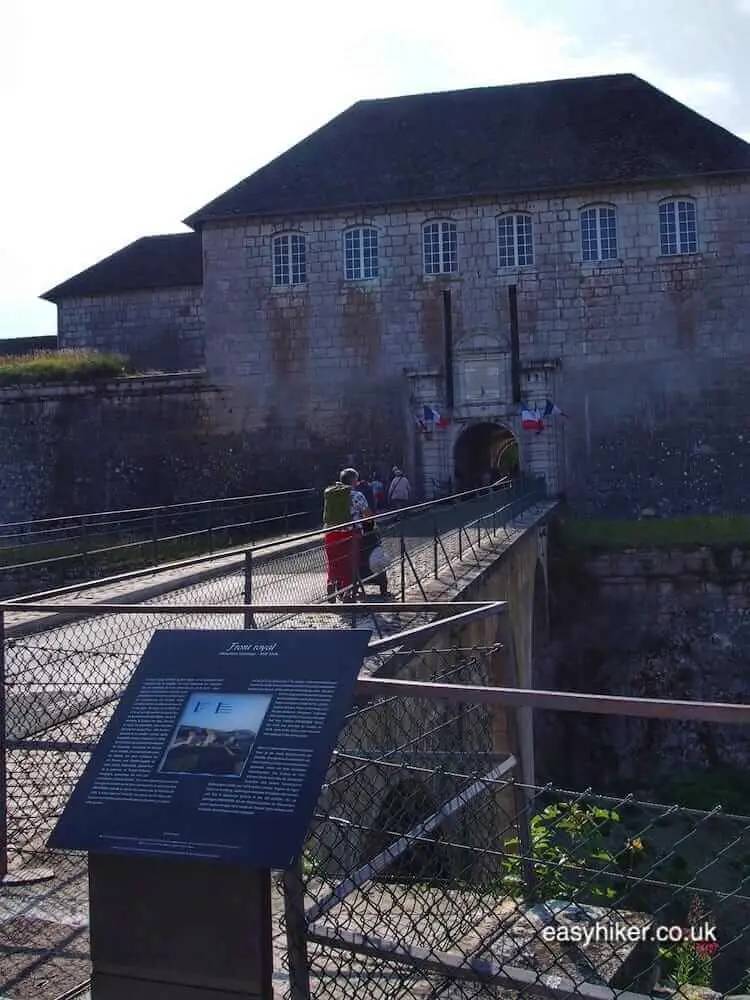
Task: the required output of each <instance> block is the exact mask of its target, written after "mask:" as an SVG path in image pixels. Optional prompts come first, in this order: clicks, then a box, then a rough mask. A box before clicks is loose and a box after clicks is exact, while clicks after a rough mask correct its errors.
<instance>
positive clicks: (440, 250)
mask: <svg viewBox="0 0 750 1000" xmlns="http://www.w3.org/2000/svg"><path fill="white" fill-rule="evenodd" d="M457 271H458V230H457V228H456V224H455V222H430V223H428V224H427V225H426V226H425V227H424V272H425V274H455V273H456V272H457Z"/></svg>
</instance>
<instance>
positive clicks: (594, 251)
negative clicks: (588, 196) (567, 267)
mask: <svg viewBox="0 0 750 1000" xmlns="http://www.w3.org/2000/svg"><path fill="white" fill-rule="evenodd" d="M578 229H579V234H580V238H581V260H582V261H583V263H584V264H592V263H596V262H597V261H604V260H617V258H618V253H619V246H618V242H619V240H618V232H617V208H616V207H615V206H614V205H609V204H606V203H602V204H600V205H584V206H583V208H582V209H581V210H580V212H579V213H578Z"/></svg>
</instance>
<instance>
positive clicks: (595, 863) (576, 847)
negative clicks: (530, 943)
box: [501, 802, 631, 900]
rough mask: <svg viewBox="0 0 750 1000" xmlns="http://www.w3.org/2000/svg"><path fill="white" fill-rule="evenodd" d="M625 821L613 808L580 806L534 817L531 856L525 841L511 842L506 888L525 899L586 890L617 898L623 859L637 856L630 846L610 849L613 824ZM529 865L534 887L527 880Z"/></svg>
mask: <svg viewBox="0 0 750 1000" xmlns="http://www.w3.org/2000/svg"><path fill="white" fill-rule="evenodd" d="M619 822H620V816H619V814H618V813H616V812H613V811H611V810H609V809H602V808H599V807H596V806H591V805H587V804H582V803H579V802H554V803H552V804H551V805H548V806H547V807H546V808H545V809H543V810H542V811H541V812H538V813H536V814H535V815H534V816H532V818H531V821H530V824H529V833H530V840H531V856H530V858H528V859H525V858H524V857H523V856H522V855H523V850H522V845H521V840H520V838H519V837H513V838H511V839H510V840H508V841H506V843H505V847H506V849H507V850H508V851H509V852H510V853H508V854H506V856H505V858H504V860H503V862H502V875H501V882H502V887H503V889H504V890H505V891H506V892H508V893H511V894H512V895H515V896H518V897H520V898H523V899H541V900H546V899H555V898H563V899H565V898H573V897H575V898H578V897H580V896H581V895H582V890H584V893H583V894H587V895H589V896H591V897H594V898H599V899H602V898H604V899H611V898H613V897H614V896H616V895H617V890H616V889H615V888H614V886H613V885H612V880H613V877H614V876H615V874H616V871H617V870H618V869H619V868H621V867H622V857H625V858H627V857H629V856H630V853H631V852H630V851H629V850H628V849H627V847H626V848H625V849H624V850H623V851H620V852H618V853H613V852H612V851H611V850H609V849H608V848H607V846H606V838H607V835H608V834H609V833H610V832H611V827H612V824H614V823H619ZM621 856H622V857H621ZM529 862H530V865H531V868H532V870H533V876H534V882H533V884H532V885H529V884H528V882H527V879H526V868H527V864H528V863H529ZM599 872H601V875H599V874H598V873H599Z"/></svg>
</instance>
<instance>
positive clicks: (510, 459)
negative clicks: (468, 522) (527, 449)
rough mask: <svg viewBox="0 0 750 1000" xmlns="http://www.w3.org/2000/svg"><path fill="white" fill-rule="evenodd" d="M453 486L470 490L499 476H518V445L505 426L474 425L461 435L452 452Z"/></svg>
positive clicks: (493, 424)
mask: <svg viewBox="0 0 750 1000" xmlns="http://www.w3.org/2000/svg"><path fill="white" fill-rule="evenodd" d="M454 462H455V469H456V485H457V487H458V489H459V490H473V489H476V488H477V487H479V486H483V485H485V482H486V478H487V476H490V477H491V480H493V481H494V480H495V479H499V478H501V477H502V476H516V475H518V443H517V442H516V439H515V438H514V437H513V435H512V434H511V432H510V431H509V430H508V428H507V427H503V426H502V425H501V424H495V423H482V424H474V425H473V426H471V427H467V428H466V430H465V431H464V432H463V433H462V434H461V436H460V437H459V439H458V441H456V447H455V450H454Z"/></svg>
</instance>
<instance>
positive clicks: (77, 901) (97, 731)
mask: <svg viewBox="0 0 750 1000" xmlns="http://www.w3.org/2000/svg"><path fill="white" fill-rule="evenodd" d="M542 499H543V491H542V490H541V489H539V490H531V489H520V488H519V489H518V491H517V492H515V493H505V494H486V495H482V496H477V497H475V498H472V499H470V500H469V501H467V502H465V503H462V504H460V505H458V504H455V505H454V504H446V505H444V506H441V507H437V508H432V509H430V510H428V511H427V512H425V513H422V514H421V515H418V516H416V517H409V516H408V515H407V516H404V517H401V518H399V519H398V520H396V519H394V520H392V522H391V523H390V524H385V525H384V526H383V527H382V528H381V535H382V540H383V547H384V548H385V550H386V552H387V553H388V555H389V557H390V560H391V563H390V566H389V569H388V576H389V583H390V590H391V592H392V593H393V594H395V595H397V597H398V598H400V599H403V600H404V601H405V602H407V603H406V604H405V606H404V610H403V611H402V612H399V613H396V612H394V611H388V610H383V611H382V612H381V611H375V612H373V611H372V610H371V609H370V610H365V609H361V610H359V609H354V613H352V614H350V615H347V616H342V617H341V618H333V619H332V618H331V617H328V616H326V617H324V616H323V615H322V614H320V615H318V614H317V613H315V612H314V611H311V610H309V608H308V611H307V613H306V614H304V615H300V614H289V613H283V614H282V613H279V614H278V615H277V614H272V613H267V614H263V615H258V616H257V617H256V618H255V620H254V621H253V622H252V624H254V625H255V626H256V627H261V628H265V627H281V628H311V627H312V628H331V627H338V628H349V627H352V626H356V627H369V628H371V629H372V631H373V634H374V636H375V637H377V636H388V635H392V634H393V633H394V632H399V631H401V630H403V629H406V628H412V627H415V626H418V625H421V624H424V623H425V622H428V621H431V620H433V619H434V618H435V614H434V613H428V612H426V611H424V610H419V611H412V610H410V609H409V606H408V601H409V600H411V599H414V598H417V599H419V598H420V596H421V593H420V592H422V593H423V588H424V585H425V584H426V582H427V581H428V580H429V579H434V578H435V576H437V575H438V574H440V575H441V576H443V577H444V579H445V581H446V582H447V583H450V581H453V589H452V593H453V594H455V593H457V592H458V590H459V589H460V585H459V582H458V579H459V577H460V575H461V572H462V570H461V565H462V560H464V561H465V562H466V566H465V567H464V569H465V570H467V571H468V570H469V569H470V568H471V566H470V564H469V563H468V558H469V556H470V554H471V553H472V551H473V550H472V548H471V545H470V544H469V542H468V541H467V537H466V536H467V531H468V532H471V533H472V534H471V538H472V539H473V544H474V546H477V545H479V546H480V547H483V548H484V550H485V554H487V553H489V552H495V551H497V549H498V548H499V547H500V546H502V545H503V544H505V542H506V541H507V538H508V537H509V536H508V532H510V533H511V534H512V531H513V527H512V523H513V522H514V520H515V523H517V524H521V523H522V521H519V518H522V516H523V514H524V512H525V511H527V510H528V509H529V508H532V507H534V505H535V504H537V503H538V502H540V501H541V500H542ZM467 525H468V528H467ZM477 525H479V531H478V533H477V535H476V536H475V535H474V532H475V531H477ZM462 538H463V542H462V541H461V539H462ZM363 582H364V586H363V587H362V590H363V591H365V594H366V596H367V597H368V600H370V601H371V600H372V588H371V587H369V586H368V581H367V580H365V581H363ZM368 590H369V594H367V593H366V592H367V591H368ZM361 596H362V593H360V597H361ZM450 596H451V594H448V595H447V597H448V598H449V597H450ZM68 599H69V598H68ZM328 600H329V595H328V594H327V588H326V562H325V552H324V549H323V546H322V544H320V543H318V544H316V543H315V539H312V540H311V541H308V542H307V543H306V544H305V546H304V547H303V548H297V549H292V550H289V549H283V548H282V549H281V551H279V550H276V551H268V550H266V551H262V552H261V553H257V552H256V553H251V555H250V557H249V558H248V560H247V562H246V565H245V566H244V567H242V568H239V567H238V565H237V564H236V563H235V564H233V565H232V567H231V568H230V569H228V570H226V571H222V573H221V575H218V576H215V577H212V578H210V579H205V580H202V581H201V582H196V583H191V584H190V585H188V586H178V587H177V588H176V589H175V590H174V591H172V592H171V593H167V594H162V595H161V596H159V597H155V598H153V599H151V600H149V601H146V602H145V606H146V607H148V608H149V609H152V610H151V611H150V612H149V613H148V614H144V613H142V612H141V613H135V612H134V611H128V609H126V608H124V609H122V610H118V611H117V612H116V613H115V612H113V613H104V614H100V613H97V614H94V615H88V616H87V615H86V614H85V613H82V612H79V611H76V612H75V613H72V612H70V613H68V615H67V617H66V605H65V604H64V603H61V602H60V603H57V604H56V605H55V606H54V608H52V606H50V611H52V610H54V611H56V612H57V613H59V615H60V616H61V617H60V619H59V621H57V622H51V623H49V624H47V625H45V626H44V627H41V626H39V625H38V623H37V624H36V625H35V626H34V627H33V628H29V630H28V631H26V632H25V631H24V627H23V622H24V620H25V618H27V619H28V620H29V621H30V622H31V621H32V620H33V619H34V618H35V613H34V612H31V611H24V609H23V606H22V605H17V606H16V607H15V608H14V609H13V620H14V631H13V633H12V635H11V636H9V637H7V638H6V639H5V641H4V647H3V650H4V669H5V686H4V695H5V705H6V728H7V746H6V749H5V761H6V767H7V801H6V803H5V804H4V805H5V807H6V816H7V823H8V844H9V857H8V861H9V867H10V869H11V871H18V870H20V869H22V868H26V867H28V866H38V865H45V864H52V866H53V867H54V870H55V875H56V877H55V879H54V883H53V885H52V886H51V888H49V890H46V889H40V890H39V893H38V894H36V895H34V896H33V899H31V901H29V900H26V901H25V902H24V903H23V907H21V910H18V911H17V909H16V908H14V907H15V903H13V905H11V900H10V897H7V896H6V898H5V900H4V901H3V903H2V905H0V923H2V921H3V920H4V919H6V916H5V914H6V910H4V909H3V905H5V906H6V908H7V907H10V909H7V913H11V914H16V913H17V912H22V913H23V918H22V920H21V924H19V923H18V921H17V920H15V919H14V921H13V922H12V926H13V927H14V928H15V930H14V934H15V937H14V938H13V940H12V941H11V940H10V939H6V936H5V932H4V934H3V941H2V943H0V957H2V956H4V958H3V965H4V972H5V968H6V960H7V958H8V956H9V955H22V954H25V953H26V952H28V953H29V955H30V957H29V967H32V966H33V967H34V968H36V965H35V963H39V969H40V970H41V969H42V968H43V969H44V970H46V971H45V972H44V975H45V976H46V977H47V978H46V980H45V982H44V984H43V985H40V983H41V979H40V978H39V977H42V971H39V972H38V975H37V973H33V974H32V973H24V976H25V979H24V980H23V981H24V983H25V986H24V988H29V989H32V991H33V995H34V996H36V997H38V998H39V1000H41V998H43V997H44V998H46V997H56V996H57V994H58V993H59V992H60V991H61V990H62V989H63V986H65V987H68V986H70V985H72V984H71V982H70V980H69V978H66V976H69V972H66V971H65V970H66V969H69V967H70V962H69V961H68V959H69V958H70V955H73V954H74V953H75V962H77V963H80V962H83V963H84V964H85V955H86V948H87V943H86V939H85V933H86V904H87V899H86V893H87V889H86V879H85V876H86V859H85V856H83V855H80V854H75V853H68V854H62V853H60V852H56V853H55V854H54V855H50V853H49V852H48V851H47V849H46V847H45V843H46V840H47V837H48V836H49V834H50V832H51V830H52V828H53V826H54V824H55V822H56V820H57V818H58V817H59V815H60V813H61V811H62V808H63V807H64V805H65V803H66V801H67V799H68V798H69V796H70V793H71V791H72V789H73V787H74V786H75V783H76V781H77V780H78V778H79V777H80V775H81V773H82V771H83V769H84V767H85V765H86V763H87V761H88V759H89V755H90V749H91V747H92V746H93V745H94V744H95V743H96V741H97V740H98V739H99V737H100V736H101V733H102V732H103V730H104V728H105V726H106V724H107V722H108V721H109V719H110V717H111V714H112V712H113V711H114V708H115V706H116V704H117V701H118V699H119V697H120V695H121V693H122V691H123V690H124V688H125V686H126V685H127V683H128V681H129V679H130V677H131V676H132V673H133V671H134V669H135V667H136V665H137V663H138V662H139V660H140V658H141V656H142V654H143V652H144V650H145V648H146V646H147V644H148V642H149V640H150V639H151V637H152V635H153V633H154V631H155V630H156V629H166V628H169V629H174V628H183V629H186V628H201V629H203V628H221V629H234V628H243V627H248V625H249V624H250V622H249V621H248V616H247V614H246V613H244V612H242V611H238V612H237V613H232V614H226V613H222V612H221V608H222V607H226V606H228V605H231V606H235V605H238V604H239V605H241V604H246V603H249V602H250V601H252V602H253V603H254V604H263V603H267V604H298V605H301V604H306V605H308V606H310V605H315V604H316V603H319V604H323V603H324V602H326V601H328ZM186 605H194V606H195V611H194V612H193V611H190V612H189V613H186V612H185V606H186ZM142 606H143V605H142ZM36 617H38V615H37V616H36ZM391 655H392V654H391V653H389V652H384V653H380V654H373V655H370V656H368V658H367V660H366V662H365V665H364V669H365V673H372V672H377V671H378V670H380V669H382V668H383V666H384V664H385V663H386V661H388V660H389V657H390V656H391ZM425 655H426V654H425ZM446 655H448V654H446ZM451 655H453V654H451ZM451 669H452V670H454V673H453V674H452V675H451V676H454V677H455V678H456V679H457V680H460V679H461V678H462V677H464V676H465V673H462V670H464V668H463V667H462V668H461V669H458V665H457V664H453V666H452V667H451ZM435 671H436V673H435V677H439V676H448V674H446V668H445V667H444V666H439V665H438V666H436V667H435ZM441 671H442V672H441ZM441 711H442V710H441ZM438 714H439V713H438ZM482 718H484V716H483V715H482V713H481V712H476V713H474V715H473V716H472V717H471V719H472V722H473V724H476V725H477V726H478V728H477V729H476V732H475V733H474V738H475V739H476V740H477V741H479V742H478V743H477V746H479V744H480V743H481V738H480V733H481V732H484V730H483V728H482V727H483V726H484V727H486V722H481V721H478V720H481V719H482ZM464 724H465V723H463V722H462V723H458V722H457V723H455V726H458V727H459V728H461V726H463V725H464ZM451 726H454V724H453V723H451V724H450V726H448V725H447V724H446V731H447V729H449V728H450V727H451ZM363 733H364V731H363ZM427 739H428V737H427V736H426V735H423V738H422V745H421V746H415V747H414V748H412V749H411V750H409V748H402V750H403V752H404V753H407V751H408V753H410V754H411V755H412V756H411V757H410V758H409V759H410V761H411V766H412V767H416V766H418V761H419V760H422V757H420V754H423V751H424V745H425V740H427ZM363 746H365V744H363ZM436 746H437V744H436ZM367 752H368V753H375V754H376V755H377V754H380V755H381V756H382V755H383V753H385V751H384V750H383V748H382V747H380V748H378V747H374V749H373V748H370V750H367ZM477 752H478V751H477ZM408 753H407V756H408ZM391 763H392V764H394V765H398V766H401V763H400V761H398V760H397V759H396V757H395V756H394V758H393V760H392V761H391ZM365 764H367V761H359V762H357V761H356V760H355V759H354V758H352V760H350V761H348V762H347V760H346V759H345V758H343V757H342V758H341V760H340V761H339V762H338V766H340V768H341V769H342V770H341V776H340V777H341V780H342V782H343V783H344V784H347V781H346V780H345V778H346V775H347V771H348V770H349V771H351V772H352V777H351V778H350V779H349V780H348V784H349V785H350V786H351V785H352V783H356V782H357V781H358V780H360V779H359V777H358V775H359V776H360V777H361V776H362V775H364V774H365V773H366V771H365V770H363V768H364V767H365ZM367 766H368V767H369V764H367ZM419 766H421V765H419ZM381 770H382V767H381ZM367 773H369V772H367ZM363 780H364V779H363ZM446 780H449V781H450V780H455V779H453V778H450V776H447V777H446ZM279 898H280V897H279ZM18 905H19V906H21V904H20V902H19V903H18ZM279 905H281V904H279ZM50 913H53V914H54V915H56V916H55V917H54V921H57V923H55V926H58V923H59V925H60V926H62V925H63V924H65V921H68V924H66V926H68V925H69V923H70V921H71V919H72V917H71V914H78V916H77V917H76V919H77V920H78V921H79V925H80V926H79V927H78V931H79V932H80V933H79V936H78V937H77V938H76V948H75V949H72V950H71V949H70V948H69V947H68V945H66V944H63V943H61V942H62V938H60V941H58V939H57V938H55V939H54V942H53V941H51V940H47V939H46V938H45V937H44V933H46V932H44V933H43V932H42V930H41V929H40V928H41V924H40V923H38V922H36V921H37V920H41V922H42V923H43V924H44V925H45V926H46V925H47V924H48V923H49V920H48V919H47V918H48V917H49V914H50ZM54 921H53V922H54ZM3 926H4V927H10V926H11V924H7V923H6V924H4V925H3ZM19 927H21V930H18V928H19ZM81 935H83V936H81ZM276 941H277V945H276V951H277V955H278V966H277V967H278V969H280V968H281V961H282V959H281V953H282V952H283V951H284V950H285V947H286V942H285V940H283V928H282V926H281V925H279V927H278V928H277V938H276ZM24 949H26V952H25V951H24ZM61 949H62V951H61ZM81 949H82V951H81ZM62 952H64V955H62ZM79 952H80V954H79ZM32 953H33V954H32ZM61 955H62V957H61ZM45 956H46V957H45ZM66 956H67V957H66ZM45 963H46V964H45ZM56 963H57V964H56ZM66 963H67V965H66ZM58 966H59V975H58V974H56V973H55V969H56V968H58ZM24 968H26V966H24ZM21 978H23V977H22V976H21V973H18V976H16V977H15V978H14V977H13V976H5V975H4V976H0V983H2V986H0V988H2V989H3V991H4V992H8V993H10V995H13V993H12V988H13V984H14V983H15V982H16V980H18V982H21ZM29 984H31V985H29Z"/></svg>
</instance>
